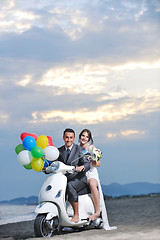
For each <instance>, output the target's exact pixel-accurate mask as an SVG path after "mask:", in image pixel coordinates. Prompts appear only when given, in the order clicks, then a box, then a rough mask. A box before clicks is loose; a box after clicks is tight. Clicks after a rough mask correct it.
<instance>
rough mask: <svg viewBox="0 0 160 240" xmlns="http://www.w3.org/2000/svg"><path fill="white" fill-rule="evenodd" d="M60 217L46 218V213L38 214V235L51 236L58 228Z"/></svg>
mask: <svg viewBox="0 0 160 240" xmlns="http://www.w3.org/2000/svg"><path fill="white" fill-rule="evenodd" d="M57 226H58V219H54V218H53V219H51V220H46V214H38V215H37V217H36V219H35V221H34V232H35V235H36V237H51V236H52V234H53V232H54V231H55V230H56V229H57Z"/></svg>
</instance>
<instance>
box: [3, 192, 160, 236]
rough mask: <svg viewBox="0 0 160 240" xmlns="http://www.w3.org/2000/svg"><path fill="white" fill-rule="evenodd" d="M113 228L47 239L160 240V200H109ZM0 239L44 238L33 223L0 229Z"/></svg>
mask: <svg viewBox="0 0 160 240" xmlns="http://www.w3.org/2000/svg"><path fill="white" fill-rule="evenodd" d="M106 206H107V212H108V218H109V222H110V226H117V230H112V231H105V230H103V229H89V230H84V231H79V232H61V233H59V234H58V235H57V234H56V235H54V236H53V237H51V238H45V239H52V238H53V239H54V240H58V239H67V240H68V239H71V240H72V239H73V240H75V239H83V240H84V239H88V240H92V239H98V240H104V239H109V240H137V239H141V240H151V239H152V240H159V239H160V197H159V196H153V197H144V198H138V197H137V198H131V199H112V200H106ZM0 239H5V240H18V239H34V240H36V239H39V240H40V239H43V238H36V237H35V235H34V221H28V222H19V223H12V224H6V225H1V226H0Z"/></svg>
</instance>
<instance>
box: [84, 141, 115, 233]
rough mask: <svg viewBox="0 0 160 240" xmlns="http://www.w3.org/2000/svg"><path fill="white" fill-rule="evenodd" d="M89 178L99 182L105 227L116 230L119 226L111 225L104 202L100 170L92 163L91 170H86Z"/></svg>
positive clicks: (90, 147)
mask: <svg viewBox="0 0 160 240" xmlns="http://www.w3.org/2000/svg"><path fill="white" fill-rule="evenodd" d="M91 149H92V145H90V146H89V150H88V151H89V152H90V153H91ZM86 176H87V179H90V178H94V179H96V180H97V182H98V191H99V196H100V209H101V212H102V220H103V228H104V229H105V230H114V229H117V227H115V226H114V227H110V226H109V222H108V216H107V211H106V206H105V202H104V197H103V192H102V188H101V184H100V180H99V176H98V171H97V168H96V167H94V166H92V165H91V168H90V170H89V171H87V172H86Z"/></svg>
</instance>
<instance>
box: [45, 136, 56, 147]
mask: <svg viewBox="0 0 160 240" xmlns="http://www.w3.org/2000/svg"><path fill="white" fill-rule="evenodd" d="M47 138H48V146H54V144H53V141H52V138H51V137H50V136H47ZM54 147H55V146H54Z"/></svg>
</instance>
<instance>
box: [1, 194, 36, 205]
mask: <svg viewBox="0 0 160 240" xmlns="http://www.w3.org/2000/svg"><path fill="white" fill-rule="evenodd" d="M0 204H17V205H22V204H27V205H32V204H38V197H36V196H31V197H28V198H25V197H20V198H15V199H12V200H6V201H0Z"/></svg>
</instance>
